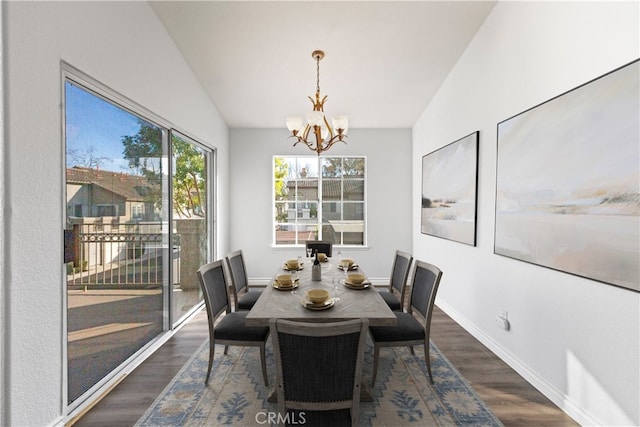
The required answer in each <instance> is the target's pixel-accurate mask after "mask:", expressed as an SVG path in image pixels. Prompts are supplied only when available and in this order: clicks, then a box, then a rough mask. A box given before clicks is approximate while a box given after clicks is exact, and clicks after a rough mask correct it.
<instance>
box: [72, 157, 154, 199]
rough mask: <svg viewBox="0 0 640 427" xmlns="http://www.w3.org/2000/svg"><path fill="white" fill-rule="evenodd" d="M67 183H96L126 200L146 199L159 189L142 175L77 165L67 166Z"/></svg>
mask: <svg viewBox="0 0 640 427" xmlns="http://www.w3.org/2000/svg"><path fill="white" fill-rule="evenodd" d="M67 184H81V185H88V184H92V185H96V186H98V187H101V188H104V189H105V190H107V191H110V192H112V193H114V194H117V195H119V196H121V197H123V198H124V199H125V200H128V201H145V200H148V196H150V195H152V194H153V193H157V192H158V191H159V190H160V187H159V186H158V185H157V184H153V183H150V182H149V181H148V180H147V178H145V177H143V176H139V175H128V174H125V173H120V172H112V171H106V170H100V169H89V168H83V167H79V166H74V167H73V168H67Z"/></svg>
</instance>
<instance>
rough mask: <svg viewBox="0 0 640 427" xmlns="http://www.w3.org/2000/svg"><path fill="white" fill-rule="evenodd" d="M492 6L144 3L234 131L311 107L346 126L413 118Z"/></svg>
mask: <svg viewBox="0 0 640 427" xmlns="http://www.w3.org/2000/svg"><path fill="white" fill-rule="evenodd" d="M495 3H496V2H495V1H406V2H405V1H385V2H383V1H354V2H351V1H279V2H271V1H194V2H191V1H189V2H186V1H152V2H150V4H151V7H152V8H153V10H154V11H155V12H156V14H157V15H158V17H159V18H160V20H161V21H162V22H163V24H164V26H165V27H166V29H167V31H168V32H169V34H170V35H171V37H172V38H173V39H174V40H175V43H176V45H177V46H178V48H179V49H180V50H181V52H182V54H183V55H184V57H185V58H186V60H187V62H188V63H189V64H190V65H191V68H192V69H193V72H194V73H195V75H196V76H197V78H198V79H199V80H200V83H201V84H202V86H203V87H204V88H205V90H206V91H207V92H208V93H209V96H210V97H211V99H212V100H213V102H214V103H215V104H216V106H217V107H218V109H219V111H220V113H221V114H222V116H223V118H224V119H225V121H226V122H227V124H228V125H229V127H232V128H277V127H285V124H284V121H285V118H286V117H287V116H291V115H300V116H304V114H305V113H306V112H307V111H308V110H311V109H312V106H311V102H310V101H309V100H308V99H307V97H308V96H314V94H315V89H316V63H315V60H314V59H313V58H312V57H311V52H312V51H314V50H316V49H320V50H324V51H325V54H326V56H325V58H324V59H323V60H322V61H320V90H321V93H322V95H323V96H324V95H328V98H327V102H326V104H325V113H326V114H327V116H328V117H331V116H333V115H336V114H347V115H348V116H349V121H350V124H349V127H351V128H409V127H412V126H413V124H414V123H415V122H416V120H417V119H418V117H419V116H420V114H421V113H422V111H423V110H424V109H425V107H426V106H427V104H428V103H429V101H430V100H431V98H432V97H433V95H434V94H435V93H436V91H437V90H438V88H439V87H440V85H441V83H442V81H443V80H444V79H445V78H446V76H447V74H448V73H449V71H450V70H451V68H452V67H453V66H454V65H455V63H456V62H457V60H458V58H459V57H460V55H461V54H462V52H463V51H464V49H465V48H466V46H467V45H468V44H469V41H470V40H471V39H472V38H473V36H474V35H475V33H476V31H477V30H478V28H479V27H480V25H481V24H482V23H483V22H484V20H485V18H486V16H487V15H488V14H489V12H490V11H491V9H492V8H493V6H494V5H495Z"/></svg>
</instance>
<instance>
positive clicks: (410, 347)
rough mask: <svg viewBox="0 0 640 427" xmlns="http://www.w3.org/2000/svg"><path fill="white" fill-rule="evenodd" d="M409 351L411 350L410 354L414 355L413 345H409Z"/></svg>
mask: <svg viewBox="0 0 640 427" xmlns="http://www.w3.org/2000/svg"><path fill="white" fill-rule="evenodd" d="M409 351H410V352H411V355H412V356H415V355H416V352H415V351H413V346H412V345H410V346H409Z"/></svg>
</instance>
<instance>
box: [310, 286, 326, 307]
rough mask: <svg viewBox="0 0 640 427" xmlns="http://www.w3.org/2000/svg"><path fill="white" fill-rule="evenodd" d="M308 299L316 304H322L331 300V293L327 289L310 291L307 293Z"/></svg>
mask: <svg viewBox="0 0 640 427" xmlns="http://www.w3.org/2000/svg"><path fill="white" fill-rule="evenodd" d="M307 299H308V300H309V301H311V302H312V303H314V304H321V303H323V302H325V301H326V300H328V299H329V291H327V290H326V289H310V290H309V291H308V292H307Z"/></svg>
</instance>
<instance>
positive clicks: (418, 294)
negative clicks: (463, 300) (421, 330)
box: [409, 261, 442, 337]
mask: <svg viewBox="0 0 640 427" xmlns="http://www.w3.org/2000/svg"><path fill="white" fill-rule="evenodd" d="M441 277H442V271H441V270H440V269H439V268H438V267H436V266H435V265H432V264H429V263H427V262H424V261H416V269H415V272H414V275H413V281H412V285H411V299H410V301H411V303H410V306H409V312H410V313H413V312H414V311H418V312H419V313H420V314H421V315H422V317H423V320H424V322H425V329H426V331H427V337H428V336H429V329H430V325H431V315H432V314H433V305H434V303H435V301H436V294H437V292H438V286H439V285H440V278H441Z"/></svg>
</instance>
